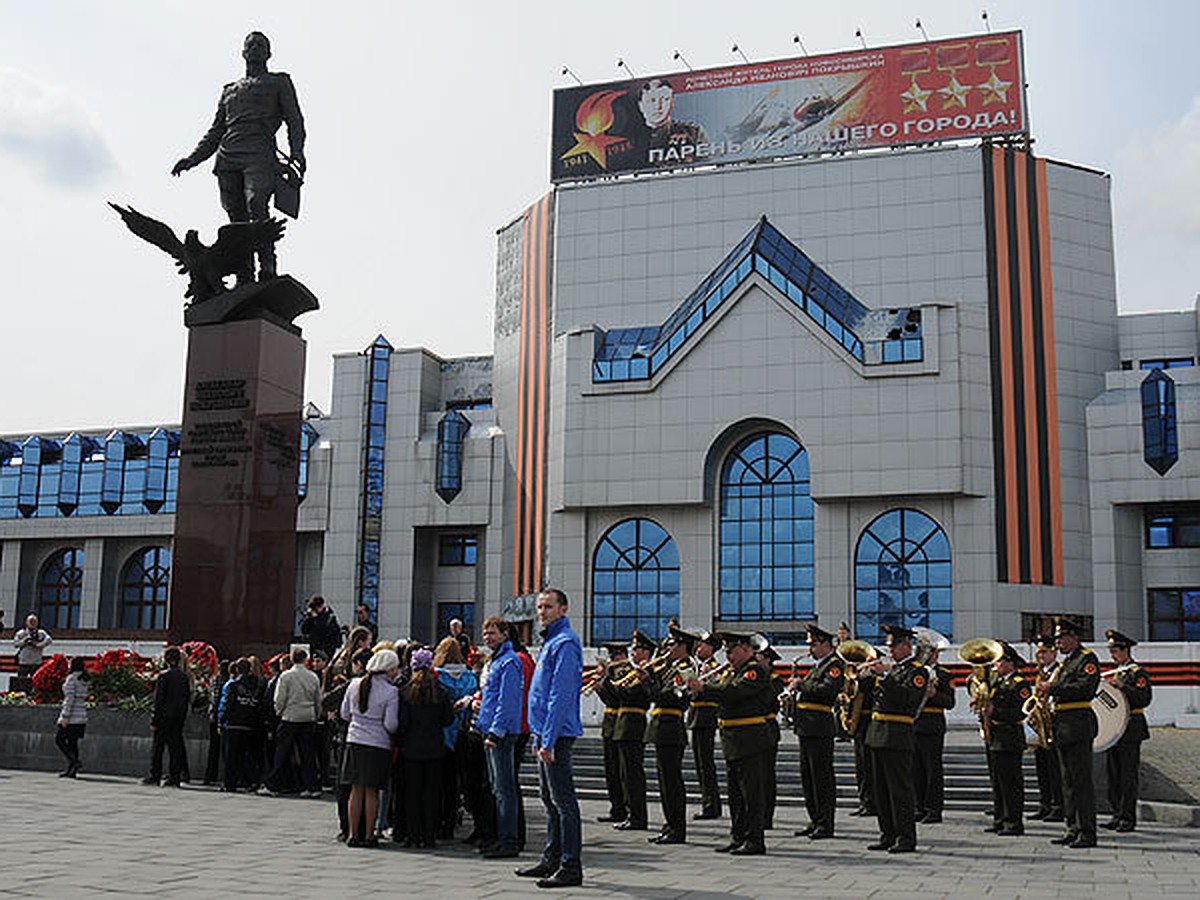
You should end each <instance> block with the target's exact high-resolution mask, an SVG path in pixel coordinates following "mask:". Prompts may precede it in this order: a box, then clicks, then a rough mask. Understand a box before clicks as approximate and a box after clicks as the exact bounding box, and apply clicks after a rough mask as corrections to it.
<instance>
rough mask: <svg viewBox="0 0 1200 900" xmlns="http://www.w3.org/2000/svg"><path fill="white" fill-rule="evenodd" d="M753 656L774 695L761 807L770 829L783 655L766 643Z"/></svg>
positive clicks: (779, 734)
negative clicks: (771, 742) (778, 669)
mask: <svg viewBox="0 0 1200 900" xmlns="http://www.w3.org/2000/svg"><path fill="white" fill-rule="evenodd" d="M764 640H765V639H764ZM754 658H755V659H757V660H758V661H759V662H760V663H762V665H763V668H765V669H766V670H767V672H768V674H769V675H770V676H771V691H772V693H774V695H775V706H774V707H773V709H772V712H773V713H774V715H772V716H771V717H770V721H769V722H768V723H767V724H768V725H770V727H771V734H772V736H773V737H774V738H775V745H774V747H773V748H772V750H771V753H770V756H769V757H768V759H767V778H766V781H765V782H764V785H765V786H766V791H767V796H766V799H767V802H766V806H764V807H763V809H764V812H763V828H765V829H766V830H767V831H770V830H771V829H772V828H774V827H775V800H776V794H777V792H778V788H779V780H778V775H777V766H778V762H779V739H780V736H781V732H780V730H779V696H780V694H782V693H783V689H784V678H783V677H782V676H781V675H780V674H779V673H778V672H776V671H775V664H776V663H777V662H779V661H780V660H781V659H783V657H782V656H780V655H779V651H778V650H776V649H775V648H774V647H772V646H771V645H770V644H769V643H768V644H767V645H766V646H765V647H763V648H762V649H761V650H756V651H754Z"/></svg>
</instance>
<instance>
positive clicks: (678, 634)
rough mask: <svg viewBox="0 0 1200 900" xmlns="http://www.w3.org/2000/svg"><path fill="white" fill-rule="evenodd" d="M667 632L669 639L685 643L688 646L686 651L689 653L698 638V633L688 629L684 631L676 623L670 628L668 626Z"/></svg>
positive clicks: (677, 642)
mask: <svg viewBox="0 0 1200 900" xmlns="http://www.w3.org/2000/svg"><path fill="white" fill-rule="evenodd" d="M667 634H668V636H669V638H670V640H671V641H673V642H674V643H676V644H686V645H687V648H688V653H691V652H692V650H694V649H695V647H696V642H697V641H698V640H700V635H698V634H693V633H692V632H690V631H684V630H683V629H682V628H680V627H679V626H678V625H672V626H671V627H670V628H668V629H667Z"/></svg>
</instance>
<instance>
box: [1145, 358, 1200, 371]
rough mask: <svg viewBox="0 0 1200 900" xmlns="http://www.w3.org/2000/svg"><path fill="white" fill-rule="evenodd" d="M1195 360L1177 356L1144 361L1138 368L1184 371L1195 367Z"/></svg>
mask: <svg viewBox="0 0 1200 900" xmlns="http://www.w3.org/2000/svg"><path fill="white" fill-rule="evenodd" d="M1195 364H1196V363H1195V360H1194V359H1193V358H1192V357H1190V356H1176V357H1169V358H1166V359H1143V360H1142V361H1141V362H1140V363H1139V364H1138V368H1141V369H1184V368H1187V367H1188V366H1193V365H1195Z"/></svg>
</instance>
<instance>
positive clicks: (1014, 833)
mask: <svg viewBox="0 0 1200 900" xmlns="http://www.w3.org/2000/svg"><path fill="white" fill-rule="evenodd" d="M1024 833H1025V829H1024V828H1018V827H1008V828H1001V829H1000V830H999V831H997V832H996V836H997V837H1020V836H1021V835H1023V834H1024Z"/></svg>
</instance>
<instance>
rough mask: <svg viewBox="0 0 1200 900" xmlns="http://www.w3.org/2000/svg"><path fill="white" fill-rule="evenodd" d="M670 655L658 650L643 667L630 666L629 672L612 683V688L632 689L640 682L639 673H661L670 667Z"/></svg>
mask: <svg viewBox="0 0 1200 900" xmlns="http://www.w3.org/2000/svg"><path fill="white" fill-rule="evenodd" d="M670 654H671V651H670V650H668V649H666V648H663V649H662V650H659V651H658V652H657V653H655V654H654V655H653V656H652V657H650V661H649V662H648V663H646V664H645V665H642V666H639V665H637V664H631V665H632V667H631V668H630V670H629V671H628V672H626V673H625V674H624V675H622V676H621V677H620V678H618V679H617V680H616V681H614V682H613V683H612V684H613V687H617V688H627V687H633V686H634V685H635V684H637V683H638V682H639V681H641V679H640V678H639V677H638V676H639V674H640V673H642V672H649V673H651V674H655V673H658V672H661V671H662V670H663V669H665V668H666V667H667V666H668V665H670V663H671V656H670Z"/></svg>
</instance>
